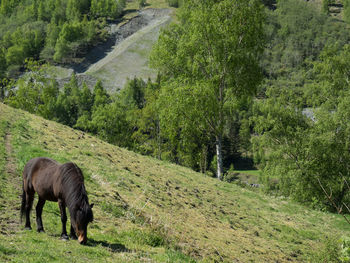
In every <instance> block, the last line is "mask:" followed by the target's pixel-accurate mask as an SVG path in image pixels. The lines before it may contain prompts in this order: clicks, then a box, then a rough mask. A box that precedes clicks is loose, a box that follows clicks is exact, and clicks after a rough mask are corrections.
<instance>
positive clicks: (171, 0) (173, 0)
mask: <svg viewBox="0 0 350 263" xmlns="http://www.w3.org/2000/svg"><path fill="white" fill-rule="evenodd" d="M167 2H168V5H169V6H171V7H176V8H177V7H179V6H180V0H167Z"/></svg>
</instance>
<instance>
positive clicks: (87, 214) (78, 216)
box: [72, 203, 94, 245]
mask: <svg viewBox="0 0 350 263" xmlns="http://www.w3.org/2000/svg"><path fill="white" fill-rule="evenodd" d="M93 206H94V204H91V205H89V204H88V203H87V204H86V205H84V206H82V207H78V208H77V210H76V212H75V216H74V218H73V220H72V225H73V227H74V230H75V233H76V235H77V237H78V241H79V243H80V244H82V245H85V244H86V242H87V226H88V224H89V223H90V222H92V221H93V219H94V216H93V213H92V207H93Z"/></svg>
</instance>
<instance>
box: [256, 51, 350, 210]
mask: <svg viewBox="0 0 350 263" xmlns="http://www.w3.org/2000/svg"><path fill="white" fill-rule="evenodd" d="M349 56H350V49H349V46H348V45H346V46H344V48H343V49H342V50H341V51H340V52H339V49H337V48H336V47H329V48H326V49H325V50H324V51H323V52H322V54H321V56H320V59H321V60H320V61H317V62H314V69H313V77H314V78H315V83H313V84H310V85H309V86H307V87H306V88H305V93H306V96H307V94H312V93H313V94H314V96H315V97H316V96H317V97H316V98H317V100H315V101H314V104H313V105H314V107H315V108H312V109H309V111H310V112H311V117H308V116H307V114H305V110H304V109H303V107H302V106H300V105H298V104H297V103H296V100H293V97H295V96H300V94H295V93H294V94H293V93H292V92H289V93H287V92H280V93H279V94H278V96H276V94H277V93H276V92H275V89H273V88H271V89H269V90H268V92H267V97H268V98H267V99H266V100H265V101H264V102H262V101H261V102H259V103H257V104H256V113H255V116H257V117H256V118H255V123H256V126H255V128H256V131H257V132H258V133H259V134H260V136H259V137H257V138H256V142H257V144H256V149H261V150H262V149H263V152H265V154H263V155H262V156H264V157H263V158H262V159H261V160H262V162H263V163H264V174H265V178H266V180H270V179H271V178H278V179H277V180H278V183H277V187H278V188H277V190H278V191H279V192H280V193H281V194H283V195H290V196H292V197H293V198H295V199H296V200H298V201H300V202H304V203H309V204H311V205H313V204H316V206H317V207H320V206H323V207H327V208H328V209H330V210H334V209H335V208H334V207H333V205H332V204H330V203H329V201H328V200H327V198H326V197H325V194H324V192H323V190H322V188H321V185H322V186H323V187H324V188H325V189H327V191H328V189H332V190H331V192H332V198H333V200H334V202H335V203H336V205H337V206H339V207H340V206H342V204H343V202H345V203H348V202H349V201H350V196H349V188H348V187H347V185H346V182H345V181H349V179H350V170H349V169H348V166H347V164H348V163H349V162H350V155H349V151H348V145H349V143H350V141H349V138H350V134H349V130H350V128H349V118H350V116H349V114H348V113H349V111H350V108H349V105H350V93H349V84H348V82H347V81H346V78H347V77H348V72H347V70H346V69H348V68H349V66H350V65H349ZM291 96H292V99H291ZM312 116H313V117H312ZM256 152H257V153H259V150H257V151H256ZM260 158H261V155H260Z"/></svg>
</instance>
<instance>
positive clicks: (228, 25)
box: [151, 0, 264, 179]
mask: <svg viewBox="0 0 350 263" xmlns="http://www.w3.org/2000/svg"><path fill="white" fill-rule="evenodd" d="M181 9H182V10H181V12H180V15H179V21H180V23H177V24H172V25H170V26H169V27H168V28H167V29H165V30H163V31H162V33H161V35H160V37H159V40H158V42H157V44H156V45H155V47H154V49H153V51H152V54H151V65H152V66H153V67H155V68H157V69H158V70H159V72H160V73H161V74H162V75H163V76H165V78H167V79H168V82H167V83H168V84H167V85H165V88H164V89H163V90H162V92H161V97H162V98H163V99H165V100H167V101H168V102H167V109H165V110H166V111H168V112H167V114H163V115H164V116H166V118H169V117H170V116H174V115H176V116H178V118H181V121H182V123H185V122H187V126H188V125H192V124H193V125H192V126H193V129H197V130H198V131H200V132H205V133H206V134H207V136H208V137H210V138H213V140H215V145H216V155H217V177H218V179H221V178H222V175H223V164H222V160H223V156H222V138H223V133H224V127H225V123H226V121H227V119H228V118H229V117H230V113H232V111H233V110H234V109H235V104H236V102H237V101H239V100H240V99H241V98H243V97H246V96H252V95H253V94H254V93H255V91H256V88H257V85H258V84H259V82H260V80H261V78H262V74H261V70H260V67H259V57H260V55H261V53H262V51H263V44H264V36H263V21H264V11H263V7H262V4H261V1H259V0H249V1H247V0H222V1H215V0H189V1H186V2H185V3H184V5H183V6H182V8H181ZM174 83H175V84H174ZM162 98H161V99H162ZM177 121H178V120H177Z"/></svg>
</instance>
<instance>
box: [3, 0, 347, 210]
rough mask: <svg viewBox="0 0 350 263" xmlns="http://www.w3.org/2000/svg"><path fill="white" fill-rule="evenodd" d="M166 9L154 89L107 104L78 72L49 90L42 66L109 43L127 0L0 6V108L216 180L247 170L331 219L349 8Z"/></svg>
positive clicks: (103, 93) (341, 179) (293, 0)
mask: <svg viewBox="0 0 350 263" xmlns="http://www.w3.org/2000/svg"><path fill="white" fill-rule="evenodd" d="M169 4H170V5H171V6H175V7H177V6H179V8H178V10H177V19H176V22H174V23H172V24H170V25H169V26H168V27H167V28H166V29H164V30H163V31H162V32H161V35H160V37H159V40H158V42H157V43H156V45H155V46H154V47H153V50H152V53H151V57H150V65H151V66H152V67H153V68H155V69H156V70H157V71H158V72H159V73H158V77H157V79H156V80H153V81H152V80H150V79H149V80H147V81H145V80H143V79H141V78H137V77H135V78H134V79H130V80H128V83H127V85H126V86H125V87H124V89H122V90H121V91H120V92H119V93H117V94H110V93H109V92H108V91H107V90H106V89H105V88H104V87H103V85H102V83H101V82H97V84H96V85H95V86H94V87H93V88H92V89H90V88H89V87H88V86H87V85H86V84H85V83H83V84H81V85H79V84H78V81H77V78H76V75H75V74H73V75H72V76H71V80H70V82H69V83H67V84H65V85H64V87H63V88H61V89H60V88H59V85H58V83H57V81H56V80H55V79H54V78H51V77H49V76H48V75H47V74H46V69H47V64H48V63H56V64H59V63H61V64H62V63H63V64H65V63H74V62H75V61H77V60H78V59H79V57H82V56H83V55H84V52H86V49H88V48H89V47H91V46H93V45H95V44H96V43H97V42H99V41H103V40H104V39H106V38H107V37H108V32H107V31H106V30H105V28H106V24H107V23H108V21H109V20H113V19H114V20H115V19H117V18H118V17H119V16H120V15H121V14H122V12H123V8H124V7H125V1H123V0H119V1H114V0H113V1H112V0H111V1H109V0H104V1H94V0H91V1H89V0H85V1H77V0H55V1H54V0H50V1H36V0H33V1H29V0H27V1H21V0H2V1H1V5H0V21H1V23H0V25H1V26H0V76H2V77H3V80H2V83H1V91H0V100H1V101H3V102H4V103H6V104H8V105H10V106H13V107H15V108H21V109H23V110H26V111H28V112H31V113H34V114H37V115H40V116H42V117H44V118H46V119H50V120H55V121H57V122H60V123H63V124H65V125H68V126H70V127H73V128H76V129H79V130H81V131H84V132H87V133H90V134H95V135H97V136H99V137H100V138H102V139H103V140H106V141H107V142H110V143H112V144H115V145H118V146H121V147H125V148H128V149H130V150H133V151H136V152H138V153H141V154H144V155H150V156H153V157H156V158H159V159H162V160H167V161H170V162H174V163H177V164H181V165H183V166H187V167H190V168H192V169H194V170H196V171H200V172H202V173H203V174H205V175H206V176H212V177H217V178H218V179H220V180H227V181H230V176H231V174H232V173H230V172H231V171H234V170H235V169H252V168H254V169H258V170H260V176H259V181H260V182H259V183H260V184H261V185H263V186H264V187H263V191H266V192H268V193H270V194H273V195H281V196H288V197H290V198H292V199H294V200H296V201H298V202H300V203H303V204H305V205H308V206H310V207H312V208H315V209H320V210H328V211H338V212H339V211H340V210H341V207H343V205H344V204H348V203H349V201H350V187H349V184H348V183H350V166H349V162H350V152H349V145H350V126H349V123H350V122H349V119H350V108H349V107H350V89H349V74H350V71H349V69H350V45H349V41H350V31H349V29H350V26H349V24H348V23H349V22H350V2H349V1H348V0H344V1H342V6H343V10H342V16H341V17H339V16H337V17H334V16H333V15H332V14H331V10H330V7H331V6H332V4H334V3H333V1H329V0H328V1H327V0H323V1H322V5H316V4H315V3H314V4H313V3H309V2H307V1H303V0H280V1H266V0H265V1H262V2H261V1H258V0H251V1H239V0H234V1H229V0H222V1H214V0H206V1H199V0H187V1H180V2H178V1H169ZM23 10H25V11H24V12H23ZM203 25H205V26H203ZM23 71H26V72H27V73H26V74H24V75H23V76H22V77H21V78H15V76H17V75H18V73H19V72H23ZM325 189H327V191H331V197H332V200H331V201H330V199H329V198H328V197H327V194H325ZM329 189H330V190H329ZM327 191H326V192H327ZM328 193H330V192H328ZM349 212H350V211H349Z"/></svg>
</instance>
